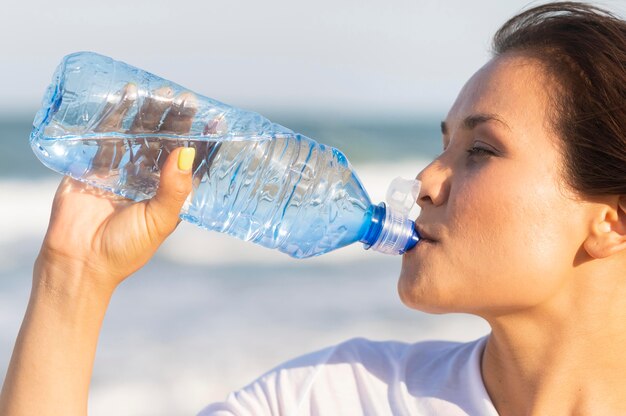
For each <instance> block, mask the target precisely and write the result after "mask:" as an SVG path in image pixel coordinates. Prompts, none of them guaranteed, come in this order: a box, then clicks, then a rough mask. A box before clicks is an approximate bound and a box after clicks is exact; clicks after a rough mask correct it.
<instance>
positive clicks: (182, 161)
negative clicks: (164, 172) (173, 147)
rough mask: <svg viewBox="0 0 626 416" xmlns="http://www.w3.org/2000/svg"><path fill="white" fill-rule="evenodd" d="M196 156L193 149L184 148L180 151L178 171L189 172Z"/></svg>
mask: <svg viewBox="0 0 626 416" xmlns="http://www.w3.org/2000/svg"><path fill="white" fill-rule="evenodd" d="M195 156H196V149H194V148H193V147H185V148H183V149H180V152H179V153H178V169H180V170H182V171H188V170H191V167H192V166H193V159H194V157H195Z"/></svg>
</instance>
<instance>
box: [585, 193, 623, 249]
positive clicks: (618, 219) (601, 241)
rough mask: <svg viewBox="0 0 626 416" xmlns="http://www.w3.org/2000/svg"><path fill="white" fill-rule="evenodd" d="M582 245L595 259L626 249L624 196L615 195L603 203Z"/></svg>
mask: <svg viewBox="0 0 626 416" xmlns="http://www.w3.org/2000/svg"><path fill="white" fill-rule="evenodd" d="M607 202H608V201H607ZM583 247H584V249H585V251H586V252H587V253H588V254H589V255H590V256H591V257H593V258H596V259H602V258H606V257H609V256H611V255H613V254H615V253H618V252H620V251H623V250H626V196H623V195H619V196H615V197H614V198H611V202H610V203H607V204H603V207H602V209H601V211H600V212H599V213H598V215H597V217H596V218H595V219H594V221H593V223H592V224H591V230H590V232H589V236H588V237H587V239H586V240H585V242H584V243H583Z"/></svg>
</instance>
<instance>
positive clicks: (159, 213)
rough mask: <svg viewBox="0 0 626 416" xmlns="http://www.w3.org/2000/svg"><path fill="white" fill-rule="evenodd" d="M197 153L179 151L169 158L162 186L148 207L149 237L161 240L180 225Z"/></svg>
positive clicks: (191, 150) (164, 168) (161, 180)
mask: <svg viewBox="0 0 626 416" xmlns="http://www.w3.org/2000/svg"><path fill="white" fill-rule="evenodd" d="M194 157H195V150H194V149H193V148H191V147H188V148H177V149H175V150H174V151H172V153H171V154H170V156H169V157H168V158H167V160H166V162H165V164H164V166H163V169H162V170H161V178H160V181H159V187H158V189H157V192H156V195H155V196H154V198H152V199H150V200H149V201H148V202H147V205H146V211H145V212H146V224H147V225H148V227H149V228H150V234H152V235H156V236H158V238H159V239H163V238H165V237H167V236H168V235H169V234H170V233H171V232H172V231H174V229H175V228H176V225H178V216H179V214H180V210H181V209H182V207H183V204H184V203H185V200H186V199H187V197H188V196H189V193H190V192H191V189H192V185H191V168H192V166H193V160H194Z"/></svg>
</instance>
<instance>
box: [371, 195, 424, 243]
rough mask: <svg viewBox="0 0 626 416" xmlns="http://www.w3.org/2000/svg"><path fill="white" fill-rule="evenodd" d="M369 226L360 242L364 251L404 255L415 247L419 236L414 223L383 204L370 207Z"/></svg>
mask: <svg viewBox="0 0 626 416" xmlns="http://www.w3.org/2000/svg"><path fill="white" fill-rule="evenodd" d="M370 210H371V217H370V225H369V228H368V229H367V231H366V232H365V234H364V235H363V237H362V238H361V240H360V241H361V242H362V243H363V245H364V247H365V249H366V250H367V249H369V248H371V249H372V250H375V251H380V252H381V253H385V254H404V253H405V252H406V251H407V250H410V249H412V248H413V247H415V245H416V244H417V242H418V241H419V240H420V236H419V234H418V233H417V231H416V230H415V223H414V222H413V221H411V220H410V219H408V218H406V215H403V214H401V213H399V212H396V211H394V210H392V209H391V208H389V207H387V206H386V205H385V203H384V202H381V203H380V204H379V205H372V206H371V207H370Z"/></svg>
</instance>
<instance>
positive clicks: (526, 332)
mask: <svg viewBox="0 0 626 416" xmlns="http://www.w3.org/2000/svg"><path fill="white" fill-rule="evenodd" d="M572 280H575V279H572ZM584 282H590V283H585V284H583V285H580V284H579V285H575V284H573V285H572V287H569V288H566V290H563V291H560V292H559V294H558V295H556V296H555V297H554V298H553V299H550V300H549V301H547V302H545V303H543V304H541V305H538V306H535V307H532V308H528V309H525V310H523V311H516V312H514V313H510V314H506V315H497V316H486V317H485V318H486V319H487V320H488V321H489V323H490V324H491V327H492V335H491V337H490V339H489V341H488V342H487V346H486V349H485V354H484V356H483V362H482V372H483V380H484V382H485V387H486V388H487V391H488V392H489V394H490V396H491V398H492V400H493V402H494V405H495V406H496V408H497V409H498V412H499V413H500V414H501V415H544V414H626V404H625V403H624V400H623V398H624V397H626V358H625V357H626V356H625V355H624V345H626V282H625V281H624V278H623V277H619V278H615V277H613V278H609V277H607V276H587V277H586V278H585V280H584ZM574 283H575V282H574ZM574 286H577V288H576V289H574Z"/></svg>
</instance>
